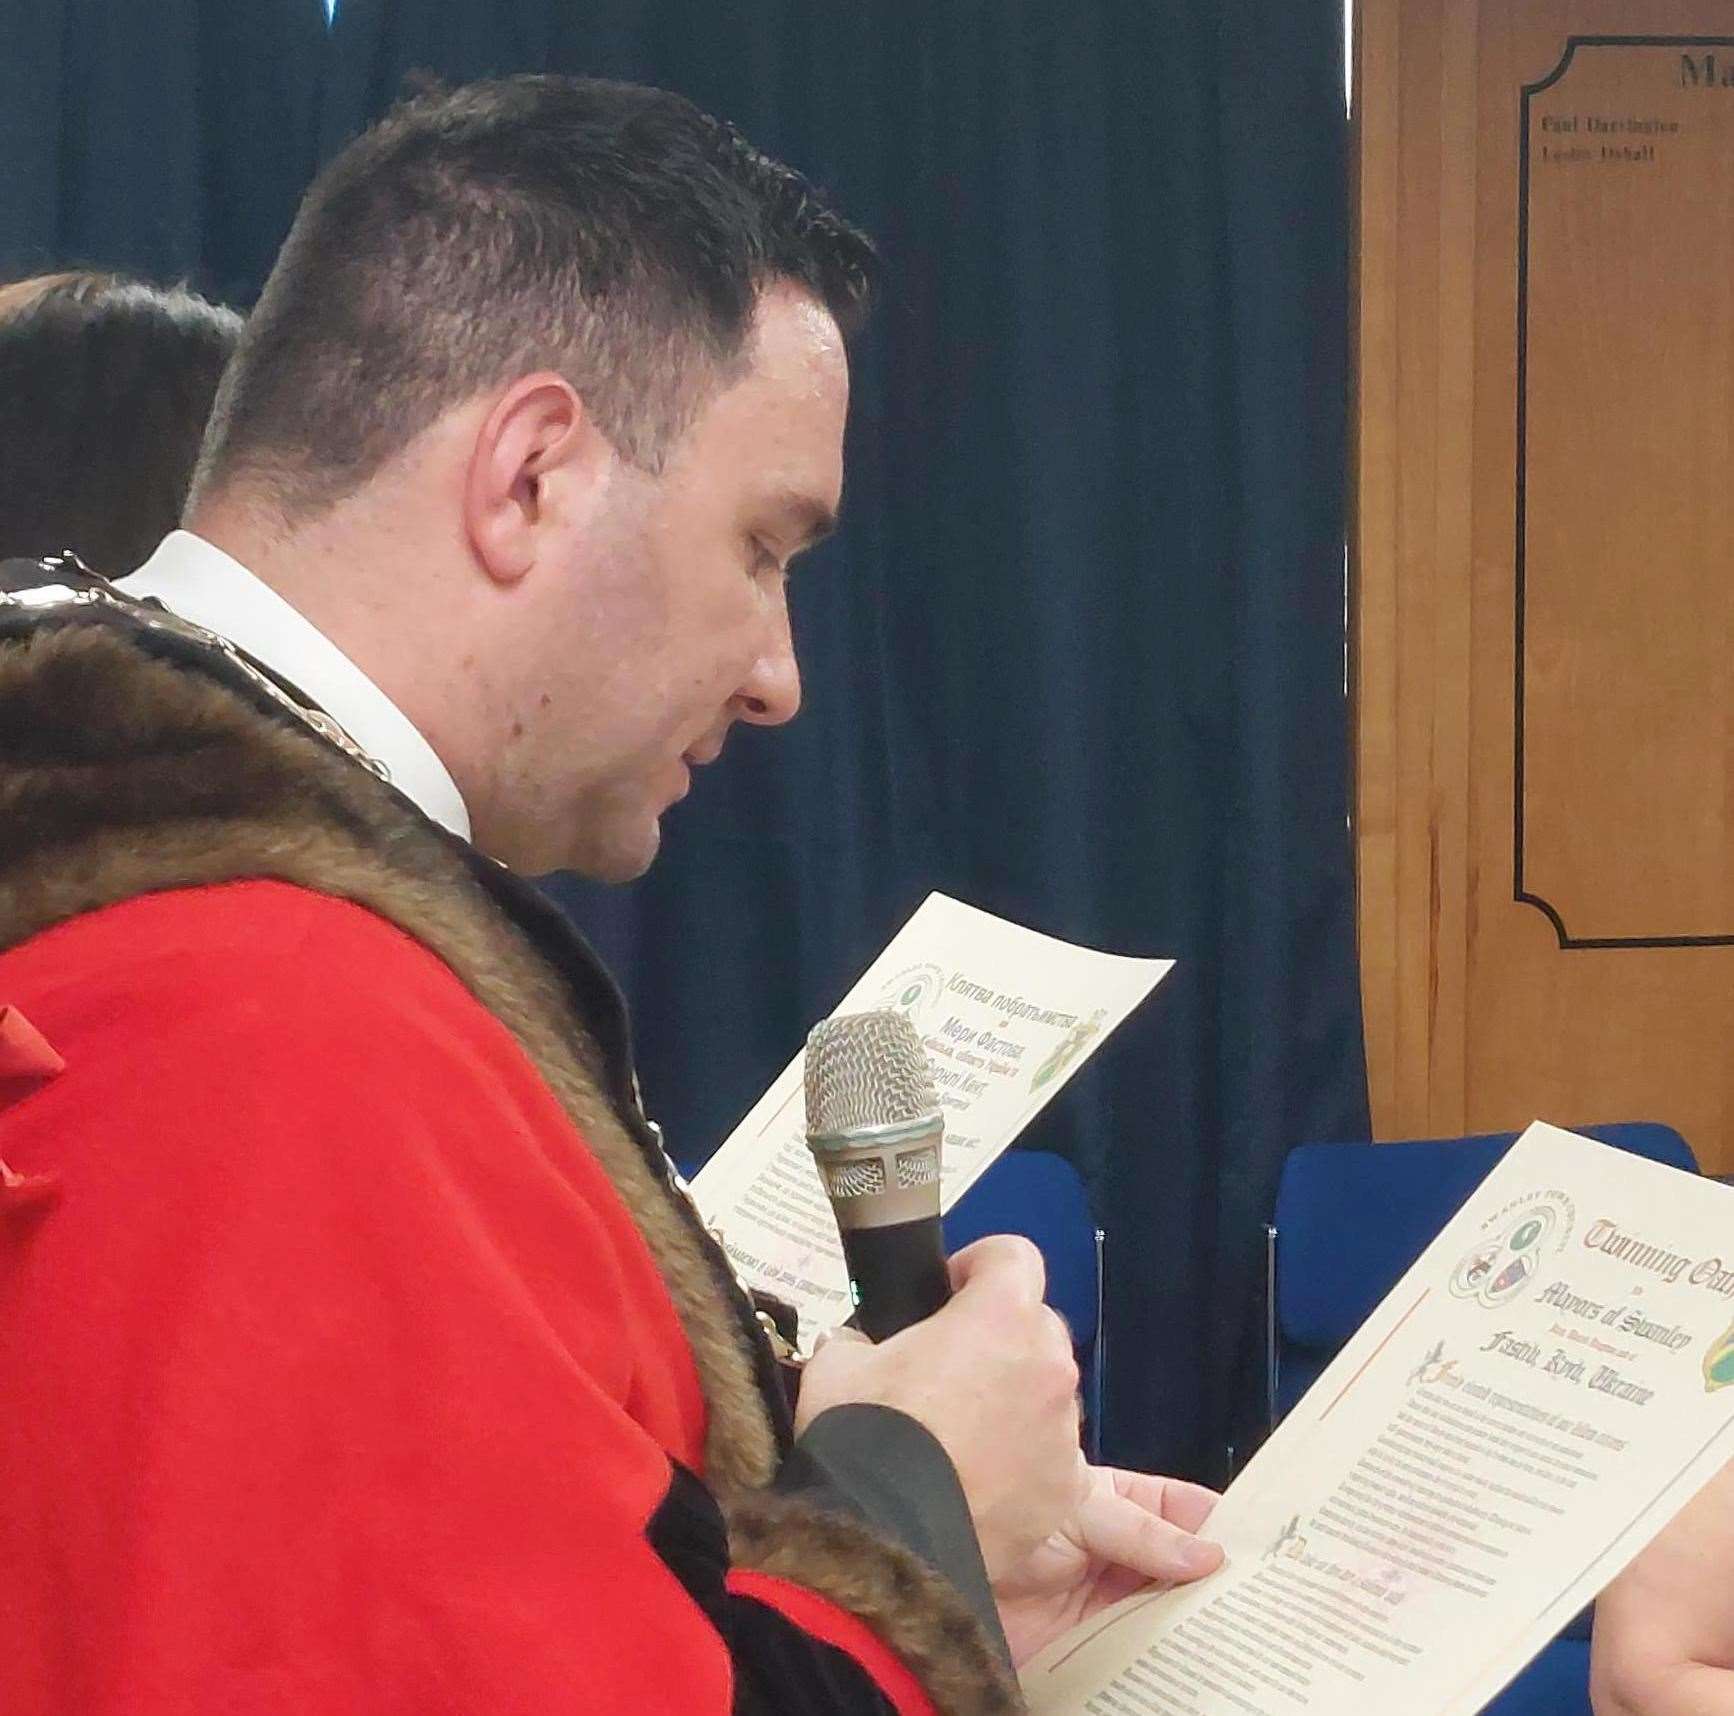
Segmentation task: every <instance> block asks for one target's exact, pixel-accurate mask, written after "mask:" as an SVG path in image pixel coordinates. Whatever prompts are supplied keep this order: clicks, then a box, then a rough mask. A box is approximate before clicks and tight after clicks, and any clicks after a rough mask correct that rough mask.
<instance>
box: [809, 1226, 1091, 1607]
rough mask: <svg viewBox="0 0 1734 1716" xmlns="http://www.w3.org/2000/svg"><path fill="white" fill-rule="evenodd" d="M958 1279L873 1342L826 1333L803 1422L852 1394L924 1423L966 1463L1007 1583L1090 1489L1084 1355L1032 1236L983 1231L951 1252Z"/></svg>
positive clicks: (993, 1566) (984, 1542)
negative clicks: (1081, 1395) (917, 1314)
mask: <svg viewBox="0 0 1734 1716" xmlns="http://www.w3.org/2000/svg"><path fill="white" fill-rule="evenodd" d="M951 1281H952V1287H953V1289H954V1297H953V1298H952V1299H951V1300H950V1302H949V1303H948V1304H946V1305H945V1306H943V1307H942V1308H941V1309H940V1310H938V1311H936V1312H935V1313H934V1314H933V1315H932V1316H931V1317H927V1318H925V1319H923V1320H922V1321H921V1322H919V1323H915V1324H913V1325H912V1326H911V1327H909V1328H907V1329H904V1330H902V1331H901V1332H900V1333H898V1334H895V1335H893V1336H891V1337H890V1339H888V1340H884V1341H881V1342H879V1344H878V1345H877V1346H875V1345H873V1344H872V1343H871V1342H869V1341H867V1340H866V1339H864V1338H863V1337H860V1336H853V1337H852V1336H850V1335H849V1334H848V1333H847V1332H845V1333H843V1334H840V1335H838V1336H836V1337H834V1338H833V1339H831V1340H830V1341H828V1342H826V1344H825V1345H824V1346H823V1347H821V1348H820V1349H819V1351H818V1352H816V1353H815V1354H814V1355H813V1357H812V1359H811V1360H810V1361H809V1362H808V1364H807V1368H806V1371H805V1373H804V1374H803V1376H802V1378H801V1395H800V1402H799V1406H798V1408H797V1411H796V1415H795V1428H796V1430H797V1431H799V1430H801V1429H803V1428H804V1427H805V1426H806V1425H807V1424H808V1423H810V1422H811V1421H812V1420H813V1419H815V1418H817V1417H818V1415H819V1414H820V1413H821V1412H823V1411H824V1410H825V1409H826V1408H827V1407H831V1406H843V1405H846V1404H849V1403H851V1402H871V1403H875V1404H878V1405H881V1406H890V1407H895V1408H896V1409H897V1410H898V1411H899V1412H906V1413H908V1415H909V1416H910V1417H911V1418H913V1419H915V1420H917V1422H919V1423H921V1424H923V1425H925V1426H926V1427H927V1429H928V1430H930V1431H931V1432H932V1433H933V1435H934V1436H935V1437H936V1438H937V1440H938V1441H939V1444H940V1446H941V1447H943V1448H944V1449H945V1451H946V1453H947V1454H949V1455H950V1456H951V1463H952V1465H953V1466H955V1467H956V1468H957V1475H958V1479H959V1481H960V1482H961V1483H962V1485H963V1493H964V1495H965V1497H966V1498H967V1499H968V1501H969V1511H970V1515H971V1517H972V1518H973V1519H974V1521H975V1531H976V1537H977V1539H978V1540H979V1541H980V1543H981V1553H982V1560H983V1561H984V1562H985V1563H986V1565H987V1573H988V1578H989V1579H990V1580H994V1581H997V1580H998V1579H999V1577H1000V1576H1001V1574H1003V1573H1005V1572H1007V1571H1008V1570H1009V1569H1011V1568H1014V1567H1016V1566H1018V1565H1019V1564H1021V1563H1022V1562H1023V1561H1024V1560H1025V1559H1026V1557H1028V1556H1029V1555H1031V1554H1032V1553H1033V1552H1034V1551H1035V1550H1036V1549H1037V1548H1038V1546H1039V1545H1041V1544H1042V1543H1043V1542H1044V1541H1045V1540H1046V1539H1047V1538H1048V1537H1049V1536H1050V1535H1051V1534H1052V1533H1053V1532H1055V1531H1057V1530H1059V1529H1060V1528H1061V1526H1062V1525H1063V1523H1064V1522H1065V1521H1066V1520H1067V1519H1069V1518H1071V1517H1072V1515H1073V1514H1074V1513H1075V1512H1076V1510H1077V1508H1078V1506H1079V1504H1080V1502H1081V1501H1082V1499H1083V1495H1084V1491H1085V1489H1086V1487H1087V1485H1086V1478H1085V1468H1084V1466H1083V1462H1082V1458H1081V1456H1080V1454H1079V1452H1078V1401H1077V1392H1078V1366H1077V1361H1076V1360H1075V1359H1074V1358H1073V1357H1072V1342H1071V1336H1070V1335H1069V1334H1068V1333H1067V1331H1066V1325H1065V1323H1064V1321H1063V1320H1062V1319H1061V1318H1060V1317H1059V1316H1058V1315H1057V1314H1056V1313H1055V1312H1053V1311H1051V1310H1049V1309H1048V1307H1047V1306H1046V1305H1044V1304H1043V1303H1042V1286H1043V1268H1042V1258H1041V1253H1040V1252H1039V1251H1037V1250H1036V1248H1035V1247H1034V1246H1033V1245H1031V1244H1030V1243H1029V1241H1028V1240H1025V1239H1016V1238H1013V1237H1011V1236H1010V1235H1007V1234H996V1235H994V1236H993V1237H992V1238H989V1239H983V1240H978V1241H977V1242H976V1243H975V1244H974V1245H971V1246H967V1247H966V1248H965V1249H964V1250H962V1251H960V1252H958V1253H957V1255H956V1256H955V1257H953V1258H952V1259H951Z"/></svg>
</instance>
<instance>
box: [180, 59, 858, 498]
mask: <svg viewBox="0 0 1734 1716" xmlns="http://www.w3.org/2000/svg"><path fill="white" fill-rule="evenodd" d="M873 261H874V255H873V248H872V246H871V244H870V243H869V241H868V240H867V239H866V238H865V237H864V236H863V235H862V234H861V233H859V232H857V231H856V230H855V229H854V228H853V227H851V226H850V225H848V224H847V223H846V222H845V221H843V220H842V219H841V218H840V217H839V216H838V215H837V214H836V213H834V212H833V211H832V210H831V208H830V207H829V206H828V205H827V204H826V203H825V201H824V200H823V199H822V198H821V196H820V195H819V193H818V192H817V191H815V190H814V188H813V187H812V186H811V185H810V184H809V183H808V182H807V181H806V180H805V179H803V178H802V177H801V175H800V174H798V173H796V172H795V171H793V170H792V169H791V168H789V167H785V166H782V165H781V164H779V163H778V162H775V161H773V160H771V159H770V158H769V157H767V156H765V155H763V154H761V153H760V152H759V151H758V150H757V149H754V148H753V147H752V146H751V145H750V144H748V143H747V142H746V140H745V139H744V138H743V137H741V136H740V134H739V133H738V132H737V131H735V130H734V128H733V127H732V126H730V125H727V124H725V123H724V122H722V121H720V120H717V119H713V118H712V117H711V116H710V115H708V114H706V113H703V112H701V111H700V110H699V109H698V108H697V107H695V106H693V104H692V103H691V102H689V101H687V100H685V99H683V98H682V97H680V96H678V95H672V94H670V93H669V92H668V91H666V90H660V89H649V88H644V87H641V86H639V85H634V84H623V83H607V82H601V81H597V80H592V79H576V78H560V77H543V76H534V77H514V78H503V79H498V80H493V81H489V82H484V83H476V84H470V85H468V86H466V87H463V88H461V89H457V90H454V91H444V90H438V89H434V90H427V91H424V92H422V93H420V94H418V95H416V96H414V97H412V98H411V99H410V100H408V101H407V102H405V103H403V104H402V105H400V106H399V107H397V108H396V109H395V110H394V111H393V112H392V113H390V114H389V115H388V116H387V117H386V118H385V119H384V120H382V121H381V122H380V123H379V124H378V125H377V126H375V127H374V128H373V129H372V130H371V131H368V132H366V133H364V134H363V135H362V136H361V137H359V138H358V139H356V140H355V141H354V142H353V143H351V144H350V145H349V146H348V147H347V148H346V149H345V150H344V151H343V152H342V153H341V154H340V155H338V156H337V157H336V158H335V159H334V160H333V161H332V162H331V163H330V165H329V166H327V167H326V169H325V170H324V171H323V172H322V173H321V174H320V176H319V178H318V179H317V180H316V181H315V182H314V184H313V186H312V188H311V189H310V190H309V191H308V193H307V197H306V199H305V201H304V202H303V203H302V205H301V210H300V213H299V214H298V215H297V217H296V220H295V224H294V226H293V228H292V229H291V231H290V234H289V237H288V239H287V241H286V242H285V244H284V246H283V251H282V254H281V255H280V257H279V258H278V261H277V265H276V267H275V268H274V269H273V271H272V274H271V277H270V279H269V280H268V281H267V282H266V285H265V288H264V292H263V294H262V295H261V297H260V299H259V303H258V305H257V307H256V308H255V309H254V311H253V312H252V314H251V316H250V317H249V319H248V327H247V334H246V338H245V340H244V342H243V344H242V347H241V350H240V352H239V353H238V355H237V356H236V358H235V361H234V363H233V364H232V365H231V367H230V370H229V374H228V376H227V377H226V378H225V380H224V383H223V387H222V390H221V392H220V394H219V397H218V402H217V405H216V408H215V411H214V413H213V417H212V422H211V428H210V432H209V435H208V437H207V441H206V446H205V450H204V453H203V455H202V456H201V461H200V468H199V475H198V478H197V480H196V482H195V490H196V491H197V492H198V493H200V494H202V493H204V492H205V491H207V490H208V489H210V488H215V487H218V486H221V485H222V484H224V483H226V482H228V481H229V480H231V479H234V478H244V479H246V480H248V481H251V482H259V483H262V484H263V485H264V489H265V492H266V493H267V494H268V495H269V497H270V499H271V500H272V502H273V503H274V504H275V506H276V507H277V509H278V510H279V511H281V512H282V513H283V514H284V515H285V516H286V517H288V518H294V517H296V516H298V515H305V514H306V513H308V512H311V511H317V510H320V509H321V508H322V507H324V506H325V505H328V504H330V503H331V502H333V501H335V500H338V499H340V498H342V497H343V496H344V495H346V494H349V493H352V492H353V491H354V490H355V489H356V488H358V487H359V486H360V485H361V484H362V483H364V482H365V481H366V480H367V479H368V478H369V477H370V476H372V475H373V474H374V473H375V472H376V471H377V470H378V469H379V468H380V467H381V465H383V464H384V463H385V462H386V461H387V460H388V459H389V458H391V457H392V456H393V455H394V454H395V453H397V452H399V451H401V449H402V448H403V447H405V446H406V445H407V444H408V443H409V442H410V441H411V440H412V439H413V438H414V437H415V436H416V435H417V434H419V433H420V432H421V431H422V430H424V429H425V428H427V427H428V426H429V425H430V424H431V423H433V422H434V421H435V420H436V419H437V418H438V417H439V416H440V415H441V414H442V413H443V412H445V411H446V410H448V409H450V408H451V407H452V406H453V405H456V404H458V403H460V402H461V401H463V400H465V399H468V398H472V397H474V395H475V394H477V393H479V392H481V391H482V390H483V389H484V388H487V387H490V386H493V385H496V384H499V383H501V382H504V381H506V380H509V379H510V378H511V377H513V376H514V375H520V374H527V373H529V372H531V371H532V370H535V369H542V368H547V369H552V370H556V371H558V372H559V373H561V374H563V375H565V376H566V377H567V379H568V380H569V381H571V382H572V384H573V386H574V387H575V388H576V389H577V390H578V392H579V393H580V394H581V395H582V396H583V399H584V402H585V405H586V407H587V408H588V409H589V410H590V411H591V413H592V414H593V415H594V416H595V418H596V421H597V422H598V424H599V425H600V427H601V428H602V430H603V433H604V434H606V435H607V436H608V438H609V440H610V441H611V442H612V443H613V445H614V446H615V448H616V449H617V451H618V452H619V453H620V454H621V456H622V457H623V458H625V459H627V460H628V461H629V462H631V463H633V464H635V465H638V466H640V467H643V468H645V469H649V470H655V469H656V468H657V467H658V466H659V464H660V462H661V460H662V458H663V457H664V455H665V453H666V451H667V449H668V447H669V446H670V445H671V443H672V442H673V440H674V439H675V438H676V437H677V436H678V435H679V433H680V432H681V430H683V429H684V428H685V427H686V426H687V425H688V424H689V423H690V422H691V420H692V417H693V415H694V413H695V411H696V409H697V407H698V406H699V404H700V403H702V401H703V400H704V399H705V398H706V397H708V395H709V393H710V392H711V391H712V390H713V389H714V387H715V386H716V385H717V384H718V383H719V382H720V381H721V380H723V379H724V378H725V377H726V376H727V375H728V374H729V372H730V369H731V366H733V365H735V364H736V363H737V362H738V361H739V360H740V358H741V355H742V353H743V351H744V349H745V344H746V338H747V335H748V332H749V330H750V328H751V326H752V321H753V315H754V310H755V307H756V305H757V301H758V296H759V293H760V292H761V291H762V290H763V288H764V287H765V286H767V285H768V284H771V283H772V282H776V281H790V282H793V283H795V284H797V285H798V286H800V287H802V288H804V289H805V290H807V291H808V292H810V293H812V295H813V296H814V297H815V298H816V299H817V300H818V301H820V302H821V303H822V304H824V306H825V307H826V309H827V310H828V311H829V312H830V313H831V315H832V316H833V317H834V318H835V320H836V321H837V323H838V325H839V327H840V329H841V330H842V331H843V333H844V334H845V336H848V335H849V334H852V333H853V332H854V331H855V329H856V328H857V327H858V325H859V323H860V322H861V320H862V319H863V318H864V316H865V314H866V309H867V304H868V299H869V296H870V292H871V277H872V270H873Z"/></svg>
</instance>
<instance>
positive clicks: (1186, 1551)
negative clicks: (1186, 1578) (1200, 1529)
mask: <svg viewBox="0 0 1734 1716" xmlns="http://www.w3.org/2000/svg"><path fill="white" fill-rule="evenodd" d="M1221 1560H1222V1550H1221V1549H1220V1548H1219V1547H1218V1546H1217V1545H1216V1544H1214V1543H1206V1542H1205V1541H1204V1540H1203V1538H1201V1537H1194V1538H1192V1539H1191V1540H1190V1541H1189V1542H1187V1543H1184V1544H1182V1545H1181V1548H1180V1564H1181V1566H1182V1567H1184V1568H1185V1569H1186V1571H1187V1572H1188V1573H1210V1572H1213V1571H1214V1570H1215V1568H1216V1567H1217V1565H1218V1564H1219V1563H1220V1562H1221Z"/></svg>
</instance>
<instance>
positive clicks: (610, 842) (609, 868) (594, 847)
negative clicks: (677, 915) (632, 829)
mask: <svg viewBox="0 0 1734 1716" xmlns="http://www.w3.org/2000/svg"><path fill="white" fill-rule="evenodd" d="M661 849H662V827H661V824H660V823H658V822H657V821H656V820H655V819H652V821H651V823H650V826H649V828H648V829H646V830H643V831H642V832H640V833H638V835H637V838H635V839H628V838H623V837H620V836H616V837H615V838H613V839H603V840H581V841H578V842H575V843H574V844H573V845H571V846H570V847H569V848H568V849H567V850H566V852H565V853H564V854H562V855H561V856H560V857H559V858H557V859H556V861H555V862H554V863H553V864H551V865H549V866H548V867H549V868H550V869H561V870H571V871H573V872H574V873H576V874H577V875H580V876H582V877H584V878H585V879H586V880H587V881H591V882H606V883H608V884H610V885H615V884H618V883H621V882H636V881H637V880H638V878H639V877H640V876H642V875H643V874H644V872H645V871H646V870H648V869H649V868H650V866H651V865H652V864H653V863H655V861H656V855H657V853H658V852H659V851H660V850H661Z"/></svg>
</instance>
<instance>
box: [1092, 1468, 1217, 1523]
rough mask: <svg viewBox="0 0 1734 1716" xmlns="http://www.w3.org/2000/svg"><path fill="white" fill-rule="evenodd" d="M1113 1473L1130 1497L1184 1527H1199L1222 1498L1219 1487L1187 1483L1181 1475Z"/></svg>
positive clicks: (1119, 1486)
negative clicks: (1164, 1476)
mask: <svg viewBox="0 0 1734 1716" xmlns="http://www.w3.org/2000/svg"><path fill="white" fill-rule="evenodd" d="M1113 1476H1114V1488H1115V1489H1116V1490H1117V1491H1118V1492H1119V1493H1120V1494H1121V1495H1123V1496H1124V1497H1125V1498H1126V1499H1127V1500H1128V1501H1133V1502H1136V1503H1137V1504H1138V1505H1139V1506H1140V1507H1142V1508H1146V1509H1148V1510H1149V1511H1150V1512H1151V1513H1156V1514H1160V1515H1161V1516H1162V1517H1163V1518H1164V1519H1166V1520H1169V1521H1171V1522H1172V1523H1173V1524H1175V1525H1177V1526H1179V1527H1180V1529H1181V1530H1182V1531H1197V1530H1199V1529H1200V1528H1201V1527H1202V1526H1203V1524H1204V1522H1205V1521H1206V1520H1207V1519H1209V1517H1210V1514H1211V1510H1212V1509H1213V1508H1214V1507H1215V1506H1216V1504H1217V1503H1218V1502H1219V1501H1220V1500H1221V1499H1222V1498H1221V1497H1220V1496H1219V1495H1218V1494H1217V1493H1216V1491H1215V1490H1208V1489H1206V1488H1205V1487H1204V1485H1203V1484H1189V1483H1186V1482H1185V1481H1184V1480H1182V1479H1180V1478H1159V1477H1156V1476H1154V1475H1153V1474H1151V1473H1149V1472H1123V1471H1118V1470H1116V1471H1115V1472H1114V1474H1113Z"/></svg>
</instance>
